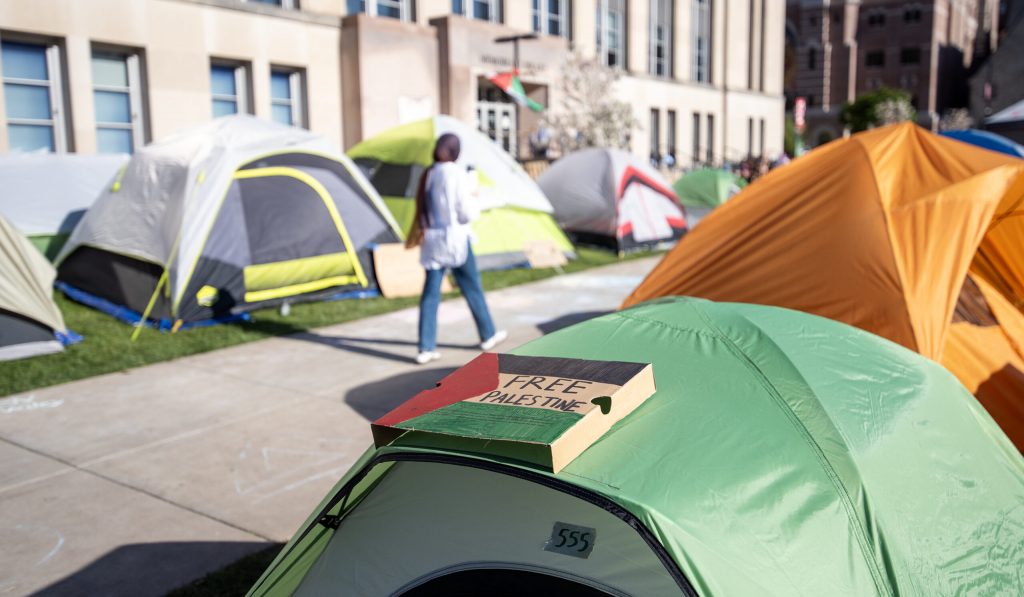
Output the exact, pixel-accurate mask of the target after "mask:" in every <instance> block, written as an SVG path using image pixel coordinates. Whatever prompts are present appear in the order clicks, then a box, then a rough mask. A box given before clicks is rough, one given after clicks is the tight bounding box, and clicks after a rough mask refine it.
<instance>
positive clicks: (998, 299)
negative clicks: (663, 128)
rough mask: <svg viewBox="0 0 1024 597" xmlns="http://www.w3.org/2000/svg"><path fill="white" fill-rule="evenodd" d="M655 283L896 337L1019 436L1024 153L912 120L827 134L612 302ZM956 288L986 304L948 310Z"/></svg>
mask: <svg viewBox="0 0 1024 597" xmlns="http://www.w3.org/2000/svg"><path fill="white" fill-rule="evenodd" d="M968 271H970V273H971V274H972V279H973V281H974V282H976V284H971V283H968V284H967V285H966V286H965V281H968ZM968 290H971V292H968ZM961 291H963V292H961ZM668 295H689V296H698V297H703V298H708V299H712V300H718V301H734V302H746V303H758V304H765V305H776V306H781V307H788V308H790V309H797V310H800V311H806V312H808V313H814V314H817V315H822V316H825V317H829V318H831V319H836V320H839V321H843V322H846V323H849V324H852V325H855V326H857V327H860V328H862V329H865V330H868V331H870V332H874V333H876V334H878V335H880V336H883V337H885V338H888V339H890V340H893V341H894V342H898V343H899V344H902V345H903V346H906V347H908V348H910V349H912V350H915V351H917V352H919V353H921V354H923V355H925V356H927V357H930V358H932V359H935V360H939V361H941V362H942V363H943V364H945V365H946V367H947V368H949V369H950V370H951V371H952V372H953V373H954V374H956V375H957V376H958V377H959V378H960V380H961V381H962V382H963V383H964V385H965V386H967V387H968V388H970V389H971V390H972V391H974V392H975V393H976V395H977V396H978V397H979V398H980V399H981V401H982V403H984V404H985V406H986V407H987V408H988V410H989V412H990V413H992V415H993V417H994V418H996V420H997V421H998V422H999V423H1000V425H1001V426H1002V427H1003V429H1004V430H1005V431H1006V432H1007V435H1009V436H1010V437H1011V439H1013V440H1014V443H1015V444H1016V445H1017V447H1018V448H1024V313H1022V312H1021V309H1022V308H1024V160H1020V159H1017V158H1013V157H1010V156H1006V155H1002V154H998V153H994V152H990V151H987V150H984V149H979V148H977V147H974V146H971V145H967V144H964V143H961V142H958V141H954V140H952V139H948V138H944V137H940V136H937V135H933V134H931V133H929V132H927V131H925V130H924V129H922V128H919V127H917V126H915V125H913V124H910V123H906V124H901V125H893V126H888V127H884V128H880V129H875V130H872V131H868V132H865V133H861V134H858V135H854V136H853V137H850V138H848V139H842V140H839V141H835V142H833V143H830V144H828V145H826V146H824V147H822V148H819V149H816V150H815V151H813V152H812V153H810V154H808V155H807V156H805V157H802V158H800V159H798V160H796V161H794V162H793V163H791V164H789V165H787V166H784V167H782V168H780V169H778V170H774V171H772V172H771V173H769V174H768V175H766V176H765V177H763V178H761V179H760V180H758V181H757V182H755V183H754V184H752V185H751V186H749V187H747V188H746V189H744V190H743V191H741V192H740V193H739V194H738V195H737V196H736V197H734V198H733V200H732V201H730V202H729V203H726V204H725V205H724V206H722V207H720V208H719V209H717V210H715V212H713V213H712V214H711V215H710V216H709V217H708V218H707V219H706V220H704V221H703V222H701V225H700V226H698V227H696V228H694V229H693V230H692V231H691V232H690V233H689V234H688V235H687V236H685V237H684V238H683V239H682V240H681V241H680V242H679V244H678V245H676V247H675V248H674V249H673V250H672V251H671V252H669V253H668V254H667V255H666V256H665V258H664V259H663V260H662V261H661V263H659V264H658V266H657V267H656V268H655V269H654V270H653V271H652V272H651V273H650V274H649V275H648V276H647V278H646V279H645V280H644V281H643V282H642V283H641V284H640V286H638V287H637V289H636V290H635V291H634V292H633V294H631V295H630V296H629V298H627V299H626V302H625V303H624V305H623V306H629V305H632V304H634V303H638V302H641V301H645V300H648V299H651V298H656V297H660V296H668ZM964 301H968V302H970V301H973V303H975V304H976V307H977V308H976V309H974V311H975V313H974V314H975V315H977V314H978V313H977V312H979V311H980V312H984V314H985V315H986V316H987V317H982V318H981V319H977V320H972V319H971V318H970V317H968V318H966V319H965V318H960V319H959V320H958V321H956V322H954V321H953V320H954V317H953V315H954V311H955V310H956V309H957V306H958V303H962V302H964Z"/></svg>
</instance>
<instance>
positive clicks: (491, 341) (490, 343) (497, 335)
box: [480, 330, 508, 350]
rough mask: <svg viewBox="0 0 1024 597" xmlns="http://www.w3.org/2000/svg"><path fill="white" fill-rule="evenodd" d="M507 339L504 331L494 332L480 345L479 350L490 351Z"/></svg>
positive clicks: (506, 333)
mask: <svg viewBox="0 0 1024 597" xmlns="http://www.w3.org/2000/svg"><path fill="white" fill-rule="evenodd" d="M507 338H508V332H506V331H505V330H498V331H497V332H494V335H493V336H491V337H490V338H488V339H486V340H484V341H483V342H481V343H480V350H490V349H492V348H494V347H495V346H497V345H499V344H501V343H502V342H504V341H505V340H506V339H507Z"/></svg>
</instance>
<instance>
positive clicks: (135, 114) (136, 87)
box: [89, 44, 148, 152]
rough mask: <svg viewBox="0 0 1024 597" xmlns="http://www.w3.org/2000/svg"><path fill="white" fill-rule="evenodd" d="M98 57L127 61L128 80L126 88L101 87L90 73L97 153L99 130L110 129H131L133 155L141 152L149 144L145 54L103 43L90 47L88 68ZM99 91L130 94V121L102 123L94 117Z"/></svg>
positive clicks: (97, 148) (137, 50) (133, 49)
mask: <svg viewBox="0 0 1024 597" xmlns="http://www.w3.org/2000/svg"><path fill="white" fill-rule="evenodd" d="M97 55H101V56H102V55H106V56H115V57H118V58H122V59H124V63H125V71H126V74H127V78H128V86H127V87H119V86H116V85H100V84H97V83H96V81H95V80H94V79H93V76H92V73H91V72H90V75H89V76H90V82H91V83H92V92H93V102H94V105H93V114H94V125H95V128H96V150H97V152H99V131H100V129H111V130H129V131H131V137H132V152H134V151H136V150H138V149H139V148H141V147H144V146H145V145H146V142H147V141H148V134H147V133H148V131H147V129H148V126H147V124H148V121H147V120H146V118H147V114H148V110H147V109H146V89H145V58H144V57H143V55H142V50H140V49H138V48H127V47H117V46H106V45H101V44H95V45H93V46H92V48H91V52H90V55H89V65H90V67H91V66H92V61H93V60H94V59H95V58H96V56H97ZM97 91H107V92H113V93H127V94H128V107H129V109H130V110H131V113H130V115H129V122H127V123H123V122H101V121H100V120H99V118H98V117H96V116H95V109H96V108H95V101H96V92H97Z"/></svg>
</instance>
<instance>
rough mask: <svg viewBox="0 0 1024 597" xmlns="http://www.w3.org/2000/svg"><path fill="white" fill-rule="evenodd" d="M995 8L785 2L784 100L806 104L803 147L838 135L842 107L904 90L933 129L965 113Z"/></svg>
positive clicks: (978, 1) (950, 1) (876, 0)
mask: <svg viewBox="0 0 1024 597" xmlns="http://www.w3.org/2000/svg"><path fill="white" fill-rule="evenodd" d="M997 8H998V7H997V1H996V0H914V1H911V2H906V1H902V0H899V1H895V0H787V2H786V20H787V22H786V28H787V39H788V40H789V41H788V43H789V44H790V46H791V51H790V52H789V55H790V57H791V60H792V65H793V67H792V69H791V70H790V74H789V80H788V81H787V85H786V87H787V90H786V93H787V97H788V98H789V99H790V100H792V99H793V98H796V97H803V98H806V100H807V107H808V108H807V128H806V132H805V134H804V139H805V140H806V141H807V143H808V144H810V145H818V144H820V143H822V142H824V141H827V140H831V139H833V138H835V137H838V136H840V135H842V134H843V129H842V126H841V125H840V124H839V119H838V118H839V111H840V109H841V107H842V105H843V103H844V102H848V101H853V100H854V99H856V98H857V96H859V95H861V94H863V93H866V92H870V91H874V90H876V89H879V88H881V87H890V88H896V89H904V90H906V91H907V92H909V93H910V95H911V103H912V104H913V105H914V107H915V109H916V110H917V113H918V119H919V122H920V123H921V124H922V125H924V126H928V127H931V128H936V127H937V126H938V122H939V119H940V118H941V116H942V115H943V114H944V113H945V112H946V111H948V110H950V109H952V108H957V107H965V106H966V105H967V76H968V73H969V70H970V69H971V68H972V66H973V65H974V64H976V62H977V58H978V57H979V56H985V55H987V54H988V53H989V52H991V51H992V50H994V48H995V43H996V38H995V36H994V35H993V32H995V31H997V30H998V16H999V12H998V10H997Z"/></svg>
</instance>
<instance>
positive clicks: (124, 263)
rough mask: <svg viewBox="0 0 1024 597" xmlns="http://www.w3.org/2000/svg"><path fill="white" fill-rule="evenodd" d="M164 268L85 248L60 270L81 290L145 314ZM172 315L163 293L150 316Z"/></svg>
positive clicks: (65, 279) (60, 276)
mask: <svg viewBox="0 0 1024 597" xmlns="http://www.w3.org/2000/svg"><path fill="white" fill-rule="evenodd" d="M163 272H164V270H163V267H161V266H159V265H157V264H155V263H149V262H147V261H142V260H140V259H134V258H132V257H128V256H127V255H119V254H117V253H111V252H109V251H104V250H102V249H96V248H93V247H88V246H81V247H78V248H77V249H75V251H74V252H73V253H72V254H71V255H69V256H68V257H67V259H65V260H64V261H63V262H61V264H60V266H59V267H58V268H57V278H58V279H59V280H61V281H62V282H66V283H68V284H70V285H71V286H74V287H75V288H77V289H79V290H83V291H85V292H87V293H89V294H92V295H94V296H98V297H100V298H103V299H106V300H108V301H110V302H112V303H115V304H118V305H124V306H125V307H127V308H129V309H131V310H132V311H135V312H137V313H142V312H143V311H144V310H145V309H146V305H147V303H149V299H150V297H151V296H153V289H155V288H156V285H157V282H158V281H159V280H160V276H161V275H163ZM170 316H171V308H170V300H169V299H168V297H167V295H166V293H163V292H162V293H160V295H159V296H158V297H157V301H156V303H155V304H154V305H153V311H152V312H151V313H150V317H152V318H154V319H165V318H169V317H170Z"/></svg>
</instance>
